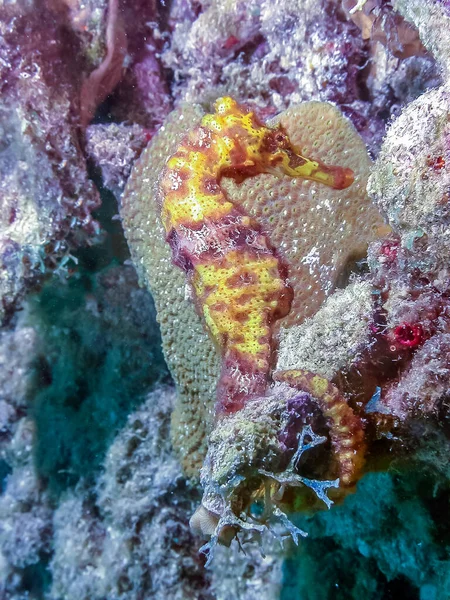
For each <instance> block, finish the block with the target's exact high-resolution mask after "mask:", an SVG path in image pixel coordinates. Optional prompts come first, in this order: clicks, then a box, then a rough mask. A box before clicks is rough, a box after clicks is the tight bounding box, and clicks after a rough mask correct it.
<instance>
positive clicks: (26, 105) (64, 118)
mask: <svg viewBox="0 0 450 600" xmlns="http://www.w3.org/2000/svg"><path fill="white" fill-rule="evenodd" d="M22 9H23V10H22ZM0 20H1V28H2V37H1V42H0V57H1V59H0V65H1V67H0V71H1V73H0V75H1V94H2V103H1V107H0V129H1V135H0V137H1V138H2V152H1V158H0V174H1V175H0V180H1V184H0V186H1V194H2V209H1V213H0V222H1V227H0V229H1V239H0V253H1V256H0V266H1V274H0V318H3V317H4V316H5V313H6V316H10V313H11V312H12V310H13V308H14V306H15V304H16V303H17V302H18V301H19V300H21V298H22V297H23V295H24V293H25V291H26V288H27V287H29V285H30V284H31V283H33V282H34V280H35V279H36V278H37V277H39V276H40V275H41V274H42V272H43V271H45V270H46V269H48V270H54V269H56V268H57V267H58V266H59V265H60V264H64V257H65V256H66V257H68V255H69V253H70V251H71V250H73V248H75V247H78V246H80V245H82V244H85V243H92V242H94V241H95V240H96V238H97V235H98V229H99V228H98V224H97V223H96V222H95V221H94V219H93V218H92V215H91V212H92V211H93V210H94V209H95V208H97V207H98V205H99V198H98V195H97V192H96V190H95V188H94V186H93V184H92V182H91V181H90V180H89V179H88V177H87V173H86V165H85V160H84V157H83V154H82V152H81V149H80V144H79V141H78V131H77V119H76V117H75V116H74V115H76V111H77V108H78V104H77V94H78V83H79V81H78V77H77V72H78V70H79V69H78V65H77V60H78V55H77V52H76V42H75V40H74V39H72V37H71V36H70V35H66V30H65V26H64V23H63V22H62V20H61V18H60V17H58V16H57V15H55V14H53V13H52V12H51V11H50V10H48V9H46V8H45V7H43V8H42V10H40V11H37V10H34V9H33V6H27V7H25V6H24V7H22V8H21V7H20V6H19V5H14V4H8V5H5V6H3V7H2V8H1V13H0ZM43 21H45V22H46V23H47V26H46V27H42V22H43Z"/></svg>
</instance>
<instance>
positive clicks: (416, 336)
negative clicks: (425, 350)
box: [393, 323, 424, 348]
mask: <svg viewBox="0 0 450 600" xmlns="http://www.w3.org/2000/svg"><path fill="white" fill-rule="evenodd" d="M393 333H394V338H395V341H396V342H397V344H399V345H400V346H402V347H404V348H417V346H419V345H420V344H421V343H422V342H423V340H424V332H423V328H422V325H420V324H419V323H417V324H410V323H402V324H401V325H397V327H395V328H394V331H393Z"/></svg>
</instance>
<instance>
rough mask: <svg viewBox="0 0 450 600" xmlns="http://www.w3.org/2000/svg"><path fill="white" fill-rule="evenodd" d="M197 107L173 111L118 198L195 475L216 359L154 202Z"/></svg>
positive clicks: (178, 430) (184, 453)
mask: <svg viewBox="0 0 450 600" xmlns="http://www.w3.org/2000/svg"><path fill="white" fill-rule="evenodd" d="M201 116H202V111H201V109H200V108H199V107H191V106H187V105H184V106H182V107H181V108H180V109H178V110H177V111H174V112H173V113H172V114H171V116H170V117H169V118H168V120H167V122H166V123H165V125H164V127H162V128H161V130H160V131H159V132H158V134H157V135H156V136H155V137H154V138H153V140H152V143H151V144H150V145H149V146H148V147H147V148H146V150H145V151H144V152H143V154H142V155H141V157H140V159H139V160H138V161H137V163H136V165H135V166H134V169H133V172H132V174H131V176H130V178H129V180H128V183H127V186H126V189H125V192H124V195H123V197H122V202H121V215H122V219H123V225H124V229H125V233H126V236H127V240H128V244H129V247H130V252H131V257H132V259H133V261H134V263H135V265H136V267H137V271H138V274H139V277H140V279H141V281H142V282H143V283H145V284H148V286H149V288H150V289H151V291H152V295H153V298H154V301H155V305H156V309H157V313H158V321H159V324H160V327H161V335H162V341H163V349H164V353H165V356H166V359H167V363H168V366H169V369H170V371H171V373H172V376H173V378H174V380H175V383H176V385H177V389H178V403H177V405H176V406H175V409H174V413H173V437H174V445H175V448H176V449H177V450H178V451H179V453H180V454H181V461H182V464H183V466H184V468H185V470H186V472H187V473H188V474H190V475H192V476H195V475H197V474H198V472H199V469H200V467H201V464H202V461H203V458H204V456H205V453H206V440H207V437H208V433H209V429H210V424H211V413H212V408H213V403H212V399H213V398H214V391H215V385H216V380H217V377H218V374H219V368H220V365H219V359H218V356H217V353H216V350H215V348H214V345H213V343H212V341H211V340H210V338H209V336H208V335H207V333H206V331H205V330H204V327H203V325H202V323H201V320H200V318H199V317H198V315H197V312H196V310H195V307H194V305H193V304H192V302H191V301H190V299H189V298H188V297H187V295H186V282H185V277H184V275H183V273H182V272H181V271H180V269H179V268H178V267H176V266H175V265H173V264H172V260H171V252H170V247H169V246H168V245H167V244H166V242H165V234H164V229H163V226H162V223H161V221H160V216H159V212H160V209H159V206H158V204H157V200H156V189H155V188H156V185H157V180H158V177H159V176H160V173H161V172H162V170H163V168H164V164H165V161H166V160H167V158H168V156H170V155H171V154H172V153H173V152H175V150H176V148H177V146H178V144H179V143H180V141H181V139H182V137H183V135H184V133H185V131H186V123H189V125H190V126H192V125H195V123H197V122H199V121H200V119H201Z"/></svg>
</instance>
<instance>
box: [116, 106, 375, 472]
mask: <svg viewBox="0 0 450 600" xmlns="http://www.w3.org/2000/svg"><path fill="white" fill-rule="evenodd" d="M306 114H307V115H308V120H310V121H311V125H310V129H309V130H307V132H308V135H307V139H306V136H305V135H304V134H303V131H304V130H303V127H302V126H301V123H302V121H301V120H299V118H298V117H299V115H305V117H304V118H306ZM181 117H182V118H181ZM327 117H328V118H329V120H331V123H332V126H333V127H334V128H335V130H336V131H337V132H339V133H338V135H339V136H341V137H342V146H340V145H339V144H340V142H338V143H337V144H335V142H334V139H333V138H330V137H329V136H327V133H326V131H324V123H327V120H325V119H326V118H327ZM197 120H198V121H199V120H200V112H199V110H198V109H188V108H187V107H183V108H182V109H180V111H178V112H174V113H173V114H172V116H171V119H170V120H169V121H168V122H167V124H166V125H165V127H164V129H163V130H161V132H160V133H159V134H158V135H157V136H156V137H155V138H154V140H153V141H152V144H150V146H149V148H148V149H147V150H146V151H145V152H144V153H143V154H142V156H141V158H140V160H139V161H138V163H137V165H136V167H135V169H134V171H133V173H132V175H131V177H130V179H129V182H128V185H127V188H126V190H125V193H124V197H123V199H122V209H121V214H122V217H123V220H124V227H125V231H126V235H127V237H128V242H129V245H130V249H131V254H132V258H133V260H134V262H135V264H136V265H138V269H139V265H142V266H143V268H141V269H140V270H141V276H142V274H144V277H145V279H144V281H148V282H149V285H150V288H151V289H152V293H153V295H154V297H155V303H156V307H157V311H158V315H159V316H158V318H159V321H160V323H161V329H162V337H163V344H164V351H165V355H166V357H167V360H168V364H169V368H170V370H171V372H172V374H173V376H174V378H175V381H176V383H177V386H178V389H179V392H180V402H179V405H178V408H177V409H176V411H175V416H174V422H175V428H174V444H175V446H176V447H177V448H182V460H183V461H184V465H185V468H186V469H187V472H188V473H190V474H195V473H196V471H197V470H198V468H199V467H200V464H201V460H202V458H203V457H204V454H205V449H204V443H205V442H204V440H205V439H206V437H207V435H208V428H209V424H210V418H211V417H210V415H211V412H210V411H211V410H212V404H213V398H214V395H215V394H214V390H215V385H216V379H217V373H218V359H217V356H216V353H215V350H214V347H213V345H212V343H211V342H210V341H209V339H208V337H207V336H206V335H205V333H204V330H203V325H202V323H201V321H200V319H199V317H198V315H197V314H196V311H195V308H194V306H193V304H192V303H191V301H190V300H189V298H187V297H186V293H185V284H184V281H183V277H182V275H181V273H180V272H178V271H177V269H176V268H175V267H174V266H173V265H172V264H170V253H169V250H168V247H165V245H164V244H163V243H162V238H163V237H164V231H163V229H162V227H161V225H160V223H159V219H158V206H157V199H156V198H155V197H154V192H153V188H154V186H155V185H156V180H157V177H158V173H159V172H160V171H161V170H162V167H163V164H164V160H166V159H167V157H168V156H170V155H171V154H173V153H174V152H175V150H176V148H177V146H178V144H179V143H180V141H181V139H182V137H183V133H184V122H185V121H187V122H189V123H190V125H191V126H195V122H196V121H197ZM279 121H280V122H281V123H282V124H283V125H284V126H285V128H286V131H287V134H288V135H289V137H290V138H291V139H292V140H294V143H295V144H296V145H297V144H298V145H299V147H301V148H302V150H303V149H304V150H305V154H309V155H315V156H317V157H318V158H323V159H324V160H325V161H327V162H330V163H334V164H346V165H347V164H348V165H349V166H350V168H352V170H354V171H355V173H356V176H357V181H356V182H355V184H354V185H353V186H351V187H350V188H349V191H348V192H345V191H344V192H343V191H337V192H333V191H330V190H328V191H327V192H326V193H324V191H323V190H325V189H326V188H325V187H324V186H320V185H316V184H310V183H305V182H298V181H295V180H292V183H291V184H289V186H288V184H287V181H289V180H287V179H286V182H285V180H283V179H282V180H281V181H280V180H279V178H277V177H275V176H272V175H260V176H258V178H250V179H248V180H247V181H245V182H244V183H242V184H241V185H240V186H237V185H233V184H232V183H231V180H227V181H226V180H225V179H224V180H223V182H222V185H223V186H224V188H225V189H226V192H227V194H228V197H229V199H230V200H231V202H233V203H236V204H241V205H242V206H243V208H244V211H245V212H246V213H248V214H249V215H250V216H252V217H253V218H255V220H256V221H257V222H260V224H261V225H262V226H263V230H264V228H265V227H266V228H267V233H268V235H269V239H270V241H271V243H272V244H273V246H274V247H275V248H277V249H279V250H280V253H281V254H282V255H284V256H285V257H287V258H288V265H289V266H291V267H292V269H294V268H295V266H296V265H298V267H297V268H298V271H297V272H298V276H297V277H295V276H293V277H292V284H293V288H294V293H295V296H294V305H293V308H292V311H291V314H292V315H293V317H292V318H293V319H294V321H299V320H301V319H302V318H304V316H306V314H311V313H313V312H314V311H315V310H317V308H318V307H319V305H320V303H321V302H322V301H323V300H324V298H325V295H326V294H327V293H330V291H331V290H332V288H333V285H334V284H335V283H336V280H337V278H338V274H341V272H342V270H344V268H345V265H346V263H347V261H348V260H349V259H350V258H354V254H355V253H360V254H362V253H363V252H364V251H365V247H366V245H367V243H368V242H369V241H370V239H373V238H374V237H375V236H376V235H377V234H378V228H379V227H380V226H382V221H381V218H380V217H379V215H378V213H377V211H376V209H375V208H371V206H370V204H369V202H368V200H367V197H366V195H365V192H364V181H365V178H366V177H367V171H368V167H369V164H370V161H369V159H368V157H367V153H366V151H365V148H364V144H363V143H362V141H361V140H360V138H359V136H358V135H357V134H356V132H355V131H354V129H353V128H352V127H351V125H350V124H349V123H348V121H347V120H346V119H344V118H343V117H342V116H341V115H340V113H339V112H338V111H337V110H336V109H335V108H334V107H332V106H331V105H328V104H318V103H317V104H308V105H305V107H304V108H302V106H300V107H298V108H296V109H292V110H291V112H289V111H288V112H287V113H286V116H285V117H284V116H281V117H280V119H279ZM299 124H300V125H299ZM329 126H330V125H328V127H329ZM176 132H178V133H177V134H176ZM314 140H316V141H317V144H316V145H314V144H315V142H314ZM352 150H353V151H352ZM347 153H348V154H347ZM352 188H353V189H354V192H353V195H352V194H351V193H350V191H351V190H352ZM277 194H280V195H281V196H282V199H280V200H279V201H278V202H277ZM322 194H324V195H323V199H322V196H321V195H322ZM286 195H287V197H288V198H289V201H290V203H291V204H292V205H294V204H297V203H298V202H301V203H302V204H306V202H308V205H307V206H308V208H309V210H308V212H307V213H306V216H305V214H304V213H303V210H302V211H300V210H297V207H296V206H293V208H292V209H291V210H290V211H289V213H287V214H284V213H283V220H282V221H281V222H280V221H279V220H277V221H276V222H275V221H274V218H275V215H276V216H277V218H278V219H279V212H280V203H281V202H285V197H286ZM319 202H323V204H324V209H325V210H329V211H332V210H336V207H337V206H342V212H341V213H340V215H341V217H340V218H342V219H343V220H346V221H347V220H348V224H347V227H345V228H344V230H343V231H341V232H339V237H338V238H337V242H338V245H337V247H336V246H335V245H334V241H335V239H336V235H335V228H334V225H333V222H332V221H331V220H330V221H327V220H324V218H323V216H321V211H320V210H316V206H317V205H318V203H319ZM266 208H267V211H265V209H266ZM286 210H288V209H286ZM362 211H364V212H365V221H364V223H365V227H364V226H363V227H361V222H360V220H359V215H360V213H361V212H362ZM149 215H151V221H150V220H149ZM312 215H314V220H317V222H316V226H315V229H310V232H311V237H310V238H309V237H308V238H305V239H306V240H307V241H306V242H305V244H304V246H303V245H302V246H300V244H299V241H298V235H299V232H300V231H301V230H303V228H304V227H305V223H306V219H307V218H311V217H312ZM316 215H317V216H316ZM288 216H289V217H290V220H286V217H288ZM328 223H329V224H330V227H331V226H332V227H333V234H332V235H333V237H330V233H329V230H328V229H327V224H328ZM293 224H294V225H295V224H297V227H295V228H294V227H293ZM312 226H313V227H314V223H313V224H312ZM297 230H298V232H297ZM318 230H320V231H323V238H322V239H323V244H321V246H320V247H319V246H317V247H316V246H315V244H316V243H317V239H318ZM292 233H293V234H294V236H295V237H293V236H292ZM272 236H273V237H272ZM321 253H322V254H323V256H321ZM327 257H328V260H329V261H330V264H328V265H327V264H326V260H327ZM297 259H298V260H297ZM300 259H304V262H303V264H302V263H301V262H300ZM321 260H322V261H323V262H325V264H324V266H322V265H321V264H320V261H321ZM300 275H301V276H300ZM313 283H314V284H315V287H313V288H312V289H311V288H309V289H308V286H312V284H313ZM169 293H170V297H169V296H168V294H169ZM180 315H185V316H183V318H180ZM288 320H289V317H288ZM184 323H189V324H190V327H189V328H187V327H186V326H185V325H184ZM286 324H288V322H286ZM194 326H195V329H194ZM193 335H195V337H193ZM197 336H198V337H197ZM173 348H176V352H174V351H173ZM193 348H196V349H198V350H197V352H200V356H199V358H193V357H192V349H193ZM194 382H195V383H194ZM197 390H199V391H197ZM205 411H206V415H207V416H206V418H205V416H204V415H205Z"/></svg>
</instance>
